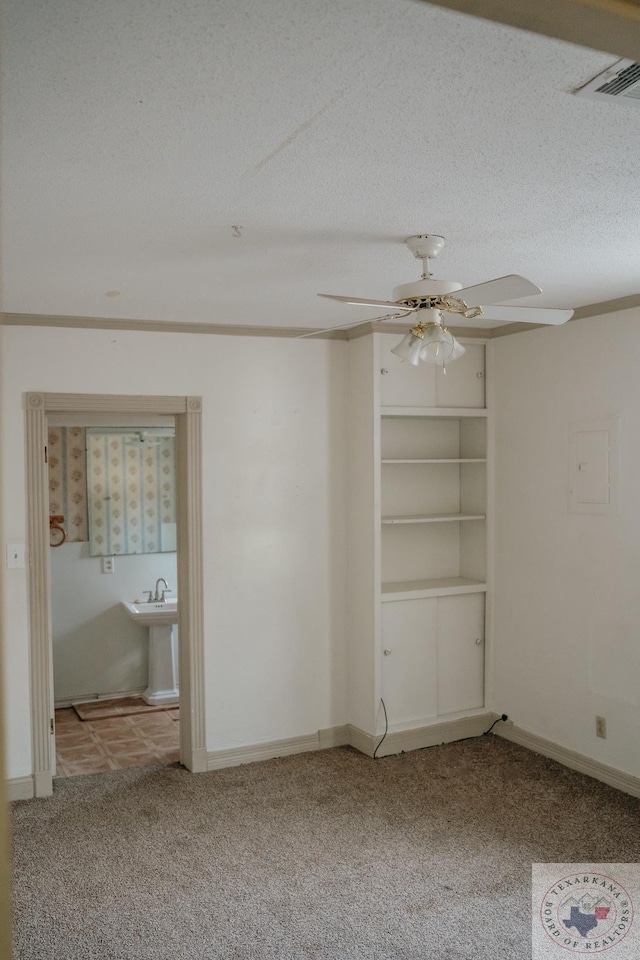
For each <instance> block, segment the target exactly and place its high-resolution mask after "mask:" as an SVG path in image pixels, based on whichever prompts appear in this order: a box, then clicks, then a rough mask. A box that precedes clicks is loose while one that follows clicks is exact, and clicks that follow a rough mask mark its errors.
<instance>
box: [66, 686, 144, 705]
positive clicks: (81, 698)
mask: <svg viewBox="0 0 640 960" xmlns="http://www.w3.org/2000/svg"><path fill="white" fill-rule="evenodd" d="M144 691H145V687H136V689H135V690H118V691H116V693H99V694H97V695H96V694H95V693H79V694H78V695H77V696H75V697H63V698H62V699H61V700H56V701H55V703H54V704H53V707H54V710H63V709H64V708H65V707H72V706H73V705H74V703H100V701H101V700H121V699H122V698H123V697H141V696H142V694H143V693H144Z"/></svg>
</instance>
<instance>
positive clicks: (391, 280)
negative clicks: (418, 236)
mask: <svg viewBox="0 0 640 960" xmlns="http://www.w3.org/2000/svg"><path fill="white" fill-rule="evenodd" d="M3 37H4V40H3V42H4V52H3V71H4V80H3V129H2V146H3V174H2V181H3V183H2V193H3V197H2V205H1V212H2V219H3V241H2V253H3V260H4V268H3V269H4V273H3V287H4V291H3V308H4V309H5V310H6V311H8V312H18V313H37V314H47V315H51V314H56V315H57V314H60V315H74V316H96V317H115V318H132V319H145V320H163V321H185V322H187V321H189V322H201V323H225V324H264V325H269V326H283V327H291V326H299V327H318V326H331V325H335V324H340V323H345V322H347V321H348V320H350V319H354V320H356V319H359V318H361V319H365V318H366V317H367V316H371V315H372V314H371V312H370V311H366V310H363V309H362V308H356V307H349V306H347V305H340V304H335V303H331V302H329V301H322V300H320V299H318V298H317V297H316V293H318V292H328V293H337V294H348V295H354V296H359V297H368V298H383V299H388V298H389V297H390V296H391V291H392V288H393V287H394V286H396V285H398V284H401V283H406V282H410V281H412V280H415V279H418V276H419V263H418V261H416V260H414V259H413V258H412V257H411V255H410V254H409V253H408V251H407V250H406V249H405V247H404V246H403V243H402V240H403V238H404V237H406V236H408V235H409V234H413V233H424V232H432V233H439V234H442V235H444V236H445V237H446V239H447V246H446V247H445V249H444V251H443V252H442V254H441V255H440V258H439V260H438V261H437V263H436V267H435V273H436V276H439V277H442V278H446V279H449V280H457V281H459V282H461V283H463V284H464V285H465V286H467V285H469V284H472V283H478V282H481V281H482V280H486V279H490V278H492V277H495V276H501V275H503V274H506V273H511V272H514V273H522V274H524V275H525V276H527V277H529V278H530V279H532V280H533V281H534V282H536V283H537V284H538V285H539V286H541V287H542V289H543V293H542V295H541V296H540V297H537V298H535V300H529V301H527V302H528V304H529V305H536V306H538V305H539V306H554V307H578V306H581V305H584V304H589V303H594V302H599V301H603V300H608V299H613V298H618V297H623V296H629V295H632V294H638V293H640V257H639V250H640V216H639V212H640V176H639V172H640V171H639V167H640V137H639V132H638V131H639V125H640V113H638V111H637V110H634V109H633V108H631V107H629V106H625V105H620V104H616V103H614V104H612V105H609V104H603V103H601V102H598V101H590V100H587V99H581V98H576V97H574V96H573V95H572V90H574V89H575V88H577V87H578V86H580V85H581V84H583V83H585V82H586V81H587V80H588V79H590V78H591V77H592V76H593V75H594V74H596V73H598V72H599V71H601V70H603V69H604V68H605V67H607V66H609V65H610V64H611V63H613V62H614V61H615V60H616V59H617V57H616V56H615V55H612V54H609V53H606V52H603V53H600V52H597V51H593V50H587V49H584V48H581V47H578V46H574V45H572V44H567V43H564V42H561V41H558V40H552V39H549V38H546V37H541V36H537V35H533V34H529V33H525V32H522V31H518V30H516V29H513V28H511V27H505V26H502V25H499V24H495V23H489V22H486V21H481V20H477V19H475V18H472V17H468V16H466V15H463V14H458V13H455V12H452V11H448V10H443V9H441V8H439V7H432V6H429V5H427V4H423V3H414V2H412V0H342V2H337V0H325V2H322V0H314V2H313V3H311V2H309V0H136V2H135V3H131V0H108V2H105V0H5V4H4V23H3ZM116 291H117V292H118V295H117V296H115V295H113V294H114V293H115V292H116ZM376 313H379V311H378V312H376V311H375V310H374V311H373V315H376Z"/></svg>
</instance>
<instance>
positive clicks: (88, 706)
mask: <svg viewBox="0 0 640 960" xmlns="http://www.w3.org/2000/svg"><path fill="white" fill-rule="evenodd" d="M71 706H72V707H73V709H74V710H75V712H76V713H77V714H78V716H79V717H80V719H81V720H106V719H108V718H109V717H128V716H131V715H132V714H134V713H157V712H158V711H159V710H165V711H167V713H170V714H171V716H172V719H173V720H178V719H179V708H178V705H177V704H175V703H174V704H158V705H152V704H150V703H145V702H144V700H143V699H142V697H117V698H115V699H113V700H92V701H91V702H90V703H72V704H71Z"/></svg>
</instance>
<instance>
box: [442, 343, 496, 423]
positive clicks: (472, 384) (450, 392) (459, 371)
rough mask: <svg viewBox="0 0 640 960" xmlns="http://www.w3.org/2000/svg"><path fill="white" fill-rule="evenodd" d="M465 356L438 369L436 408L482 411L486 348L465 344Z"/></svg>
mask: <svg viewBox="0 0 640 960" xmlns="http://www.w3.org/2000/svg"><path fill="white" fill-rule="evenodd" d="M465 349H466V353H465V354H464V355H463V356H462V357H460V359H459V360H454V362H453V363H452V364H451V365H450V366H448V367H446V368H445V369H446V373H445V372H444V370H443V369H442V367H436V370H437V373H436V406H438V407H479V408H483V407H484V406H485V405H486V401H485V387H484V377H485V366H484V344H483V343H466V344H465Z"/></svg>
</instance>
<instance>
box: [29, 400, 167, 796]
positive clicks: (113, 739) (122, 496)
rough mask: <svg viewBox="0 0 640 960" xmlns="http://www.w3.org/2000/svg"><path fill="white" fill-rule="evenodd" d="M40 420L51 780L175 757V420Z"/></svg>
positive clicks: (70, 417) (88, 416)
mask: <svg viewBox="0 0 640 960" xmlns="http://www.w3.org/2000/svg"><path fill="white" fill-rule="evenodd" d="M47 419H48V427H49V432H48V461H49V486H50V504H49V506H50V513H51V518H52V520H51V522H52V523H54V526H52V528H51V531H50V533H51V535H50V539H51V547H52V549H51V550H50V572H51V612H52V641H53V642H52V647H53V692H54V706H55V740H56V758H55V776H56V777H69V776H77V775H78V774H84V773H99V772H104V771H109V770H119V769H123V768H127V767H131V766H149V765H151V764H153V765H155V764H159V763H160V764H163V763H164V764H167V763H174V762H175V761H177V760H179V752H180V735H179V734H180V721H179V673H178V663H177V652H178V648H177V641H178V637H177V609H176V600H175V597H176V594H177V589H176V578H177V577H176V575H177V569H176V490H175V420H174V417H166V416H165V417H158V416H149V415H147V416H144V417H143V416H142V415H140V414H124V413H122V414H118V415H117V416H116V415H114V414H97V413H91V414H54V413H50V414H48V415H47ZM147 596H150V597H154V596H155V597H157V598H158V601H160V602H159V603H158V604H157V605H154V606H153V607H149V606H148V605H145V604H144V603H142V605H141V602H142V601H143V600H144V598H145V597H147ZM131 604H133V605H134V608H133V609H132V607H131ZM138 608H139V609H138ZM141 620H142V621H144V622H142V623H141V622H140V621H141Z"/></svg>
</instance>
